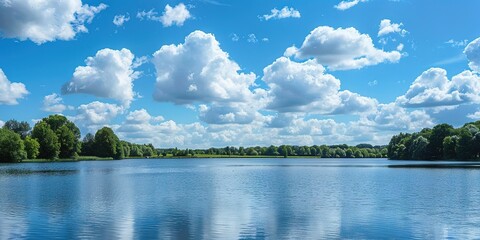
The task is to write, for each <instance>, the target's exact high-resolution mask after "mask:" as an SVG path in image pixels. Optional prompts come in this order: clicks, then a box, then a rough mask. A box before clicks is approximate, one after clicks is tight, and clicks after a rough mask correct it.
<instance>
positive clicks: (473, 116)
mask: <svg viewBox="0 0 480 240" xmlns="http://www.w3.org/2000/svg"><path fill="white" fill-rule="evenodd" d="M467 117H468V118H470V119H473V120H480V111H477V112H474V113H472V114H468V115H467Z"/></svg>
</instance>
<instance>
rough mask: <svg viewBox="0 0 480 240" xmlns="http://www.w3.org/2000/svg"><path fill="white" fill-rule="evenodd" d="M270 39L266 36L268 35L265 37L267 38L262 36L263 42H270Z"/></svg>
mask: <svg viewBox="0 0 480 240" xmlns="http://www.w3.org/2000/svg"><path fill="white" fill-rule="evenodd" d="M268 41H270V39H268V38H266V37H265V38H262V42H268Z"/></svg>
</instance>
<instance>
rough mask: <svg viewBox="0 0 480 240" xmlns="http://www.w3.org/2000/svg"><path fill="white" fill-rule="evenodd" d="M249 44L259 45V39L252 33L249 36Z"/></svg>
mask: <svg viewBox="0 0 480 240" xmlns="http://www.w3.org/2000/svg"><path fill="white" fill-rule="evenodd" d="M247 42H249V43H257V42H258V39H257V37H256V36H255V34H253V33H250V34H248V38H247Z"/></svg>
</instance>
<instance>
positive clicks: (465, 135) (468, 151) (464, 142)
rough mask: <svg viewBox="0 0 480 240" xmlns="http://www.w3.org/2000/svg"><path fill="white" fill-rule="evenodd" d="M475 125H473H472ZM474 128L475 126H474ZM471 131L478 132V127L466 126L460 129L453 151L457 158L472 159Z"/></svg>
mask: <svg viewBox="0 0 480 240" xmlns="http://www.w3.org/2000/svg"><path fill="white" fill-rule="evenodd" d="M474 127H475V126H474ZM475 128H476V127H475ZM472 132H475V133H476V132H478V129H476V131H475V129H474V128H469V127H468V126H466V127H463V128H461V129H460V132H459V135H458V141H457V145H456V147H455V152H456V153H457V157H458V158H459V159H473V158H474V154H473V149H472V148H473V145H472V138H473V134H472Z"/></svg>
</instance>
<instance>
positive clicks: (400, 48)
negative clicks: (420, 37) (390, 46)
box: [397, 43, 405, 52]
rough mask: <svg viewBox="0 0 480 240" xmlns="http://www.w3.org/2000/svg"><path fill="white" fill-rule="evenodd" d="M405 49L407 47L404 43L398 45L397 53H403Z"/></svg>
mask: <svg viewBox="0 0 480 240" xmlns="http://www.w3.org/2000/svg"><path fill="white" fill-rule="evenodd" d="M404 47H405V46H404V45H403V43H400V44H398V46H397V51H399V52H401V51H403V48H404Z"/></svg>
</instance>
